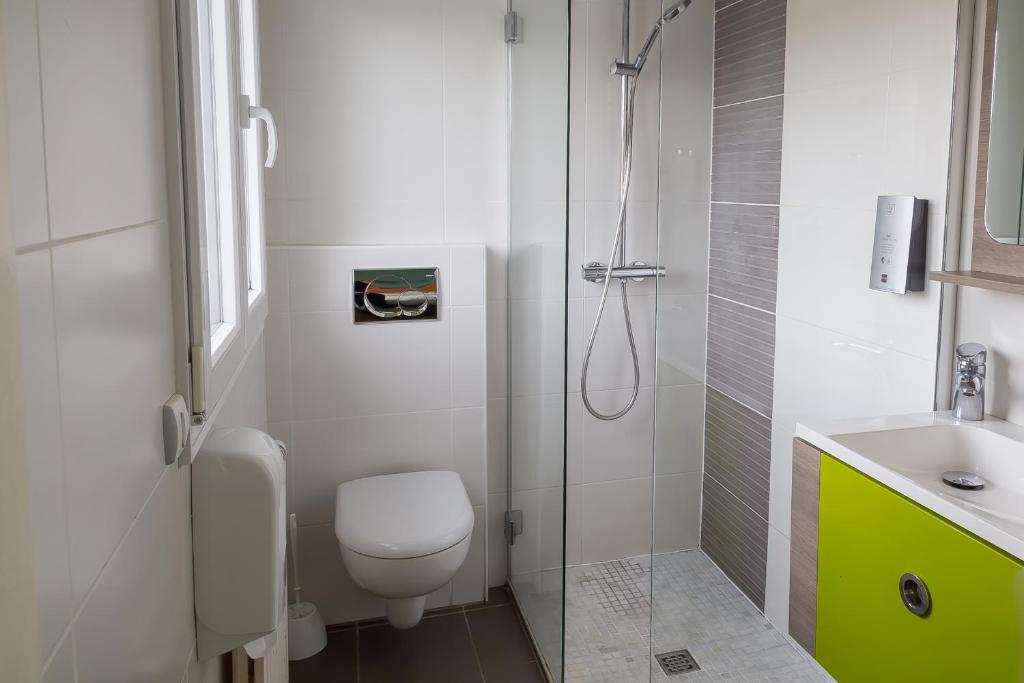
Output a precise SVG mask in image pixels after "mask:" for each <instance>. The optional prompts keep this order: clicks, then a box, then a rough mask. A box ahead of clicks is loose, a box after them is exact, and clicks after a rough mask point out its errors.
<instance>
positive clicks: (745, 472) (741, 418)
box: [704, 389, 772, 520]
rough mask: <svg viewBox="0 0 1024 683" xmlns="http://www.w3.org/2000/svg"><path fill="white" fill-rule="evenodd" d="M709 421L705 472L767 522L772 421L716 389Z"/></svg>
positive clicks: (709, 401)
mask: <svg viewBox="0 0 1024 683" xmlns="http://www.w3.org/2000/svg"><path fill="white" fill-rule="evenodd" d="M706 420H707V429H706V430H705V437H704V441H705V447H704V471H705V472H706V473H707V474H708V476H709V477H712V478H714V479H715V480H716V481H717V482H718V483H719V484H721V485H722V486H724V487H725V488H726V489H728V490H729V491H730V492H732V494H733V495H735V496H736V497H737V498H739V499H740V501H742V502H743V503H744V504H745V505H746V506H747V507H749V508H750V509H751V510H753V511H754V512H755V513H757V514H758V515H760V516H761V517H762V518H763V519H765V520H767V519H768V484H769V472H770V465H771V454H772V422H771V420H769V419H768V418H766V417H764V416H763V415H758V414H757V413H755V412H754V411H752V410H750V409H749V408H746V407H744V406H742V405H740V404H739V403H737V402H736V401H733V400H732V399H730V398H729V397H728V396H724V395H722V394H720V393H718V392H717V391H715V390H713V389H709V390H708V396H707V417H706Z"/></svg>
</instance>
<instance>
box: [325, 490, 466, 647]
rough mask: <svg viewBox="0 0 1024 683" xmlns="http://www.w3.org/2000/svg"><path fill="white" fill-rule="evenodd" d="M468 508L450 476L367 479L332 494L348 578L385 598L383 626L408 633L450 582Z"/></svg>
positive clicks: (461, 553)
mask: <svg viewBox="0 0 1024 683" xmlns="http://www.w3.org/2000/svg"><path fill="white" fill-rule="evenodd" d="M472 532H473V506H472V505H471V504H470V502H469V496H468V495H466V488H465V487H464V486H463V485H462V479H460V478H459V475H458V474H456V473H455V472H407V473H403V474H387V475H383V476H378V477H367V478H365V479H355V480H353V481H349V482H345V483H344V484H342V485H340V486H339V487H338V493H337V496H336V498H335V509H334V533H335V535H336V536H337V537H338V543H339V544H340V545H341V557H342V560H344V562H345V567H346V568H347V569H348V572H349V574H351V576H352V579H353V580H354V581H355V582H356V584H357V585H358V586H359V587H361V588H362V589H364V590H366V591H369V592H370V593H373V594H374V595H376V596H378V597H381V598H384V599H385V601H386V606H387V617H388V621H389V622H390V623H391V625H392V626H394V627H395V628H402V629H406V628H412V627H413V626H415V625H416V624H418V623H419V621H420V618H421V617H422V616H423V607H424V605H425V604H426V599H427V595H429V594H430V593H433V592H434V591H436V590H437V589H438V588H441V587H442V586H444V585H445V584H446V583H448V582H449V581H451V580H452V578H453V577H454V576H455V572H457V571H458V569H459V567H461V566H462V562H463V560H465V559H466V553H467V552H468V551H469V542H470V536H471V535H472Z"/></svg>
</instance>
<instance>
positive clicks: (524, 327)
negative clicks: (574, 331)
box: [509, 299, 581, 396]
mask: <svg viewBox="0 0 1024 683" xmlns="http://www.w3.org/2000/svg"><path fill="white" fill-rule="evenodd" d="M509 309H510V319H509V326H510V328H511V329H512V330H515V334H516V336H515V338H514V339H512V342H511V349H510V358H509V366H510V372H511V374H512V377H514V378H515V379H516V380H517V381H514V382H513V383H512V385H511V386H510V387H509V393H510V394H511V395H512V396H529V395H532V394H557V393H561V392H562V391H563V390H564V388H565V379H564V374H563V373H564V372H565V302H563V301H559V300H557V299H555V300H541V301H537V300H532V301H531V300H522V301H519V300H513V301H509ZM572 313H573V315H572V317H574V318H576V320H579V318H578V316H579V314H580V313H581V311H579V310H576V311H573V312H572ZM570 324H571V321H570Z"/></svg>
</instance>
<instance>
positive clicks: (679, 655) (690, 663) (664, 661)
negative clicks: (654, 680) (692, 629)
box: [654, 650, 700, 676]
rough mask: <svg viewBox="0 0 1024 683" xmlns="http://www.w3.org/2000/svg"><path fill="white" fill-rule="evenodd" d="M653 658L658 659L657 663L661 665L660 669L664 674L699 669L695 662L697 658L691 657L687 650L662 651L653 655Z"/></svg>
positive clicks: (683, 672) (672, 674)
mask: <svg viewBox="0 0 1024 683" xmlns="http://www.w3.org/2000/svg"><path fill="white" fill-rule="evenodd" d="M654 658H655V659H657V660H658V664H660V665H661V670H662V671H664V672H665V675H666V676H674V675H675V674H688V673H690V672H691V671H700V665H699V664H697V660H696V659H694V658H693V655H691V654H690V651H689V650H675V651H674V652H663V653H661V654H660V655H654Z"/></svg>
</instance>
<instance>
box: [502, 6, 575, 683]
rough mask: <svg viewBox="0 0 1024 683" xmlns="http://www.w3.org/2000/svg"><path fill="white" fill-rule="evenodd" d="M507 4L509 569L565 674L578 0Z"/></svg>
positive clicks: (549, 656)
mask: <svg viewBox="0 0 1024 683" xmlns="http://www.w3.org/2000/svg"><path fill="white" fill-rule="evenodd" d="M509 10H510V11H511V12H515V13H516V16H517V29H518V34H519V37H518V38H517V39H516V40H515V41H514V42H513V43H511V44H510V57H509V79H508V81H509V124H510V140H509V211H510V238H509V261H508V264H509V265H508V297H509V311H508V340H509V345H508V351H509V359H508V366H509V377H508V406H507V415H508V448H509V472H508V510H509V513H510V515H511V517H510V519H511V521H512V522H513V523H512V524H511V525H509V524H506V529H507V534H506V535H507V536H508V539H509V542H510V544H509V567H508V576H509V580H510V584H511V586H512V589H513V591H514V592H515V595H516V598H517V601H518V603H519V605H520V608H521V610H522V612H523V616H524V617H525V619H526V621H527V623H528V625H529V628H530V632H531V633H532V635H533V637H534V640H535V643H536V645H537V647H538V648H539V650H540V651H541V654H542V655H543V658H544V660H545V662H544V663H545V665H546V666H547V668H548V671H549V673H550V674H551V676H552V677H553V679H554V680H562V650H563V632H564V628H563V600H564V590H563V581H564V544H565V538H564V529H565V410H566V338H567V337H566V244H567V199H568V191H567V178H568V168H567V146H568V47H569V45H568V39H569V36H568V25H569V24H568V22H569V5H568V2H552V0H510V7H509Z"/></svg>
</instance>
